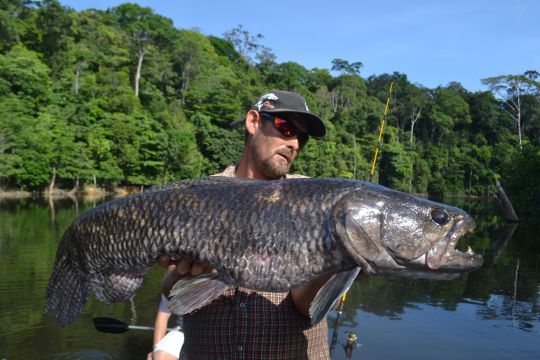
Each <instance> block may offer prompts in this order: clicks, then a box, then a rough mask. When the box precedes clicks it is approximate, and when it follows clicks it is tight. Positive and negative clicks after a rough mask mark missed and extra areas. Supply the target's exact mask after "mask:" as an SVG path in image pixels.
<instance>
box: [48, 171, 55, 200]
mask: <svg viewBox="0 0 540 360" xmlns="http://www.w3.org/2000/svg"><path fill="white" fill-rule="evenodd" d="M55 183H56V168H55V167H53V174H52V177H51V182H50V183H49V197H50V196H52V193H53V191H54V185H55Z"/></svg>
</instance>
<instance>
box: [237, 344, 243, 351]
mask: <svg viewBox="0 0 540 360" xmlns="http://www.w3.org/2000/svg"><path fill="white" fill-rule="evenodd" d="M236 350H238V351H244V347H243V346H242V345H238V346H237V347H236Z"/></svg>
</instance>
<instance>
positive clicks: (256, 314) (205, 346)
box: [181, 166, 330, 360]
mask: <svg viewBox="0 0 540 360" xmlns="http://www.w3.org/2000/svg"><path fill="white" fill-rule="evenodd" d="M234 170H235V168H234V166H229V167H228V168H227V169H225V171H224V172H222V173H221V174H218V175H220V176H234ZM293 177H303V176H301V175H287V178H293ZM182 330H183V331H184V334H185V342H184V345H183V347H182V356H181V360H199V359H200V360H213V359H215V360H225V359H227V360H267V359H268V360H269V359H287V360H289V359H290V360H292V359H310V360H319V359H320V360H327V359H330V355H329V349H328V326H327V323H326V320H323V321H321V322H320V323H319V324H317V325H315V326H313V327H312V326H311V325H310V323H309V320H308V319H307V318H306V317H304V316H303V315H301V314H300V313H299V312H298V310H296V308H295V307H294V304H293V302H292V299H291V295H290V293H288V292H286V293H270V292H263V291H255V290H250V289H246V288H241V287H234V288H230V289H229V290H227V291H226V292H225V293H224V294H223V295H222V296H220V297H219V298H217V299H216V300H214V301H212V302H211V303H210V304H208V305H207V306H205V307H204V308H202V309H199V310H197V311H194V312H193V313H191V314H188V315H184V325H183V328H182Z"/></svg>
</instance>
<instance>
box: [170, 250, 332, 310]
mask: <svg viewBox="0 0 540 360" xmlns="http://www.w3.org/2000/svg"><path fill="white" fill-rule="evenodd" d="M159 264H160V265H162V266H167V265H169V266H170V264H171V261H170V259H169V258H168V257H162V258H160V259H159ZM212 271H213V269H212V267H210V266H207V265H204V264H202V263H198V262H195V261H193V260H191V259H190V258H187V257H183V258H182V259H180V260H179V261H178V262H177V264H176V272H177V273H178V274H180V275H182V276H196V275H199V274H202V273H207V272H212ZM332 275H333V273H330V274H325V275H323V276H321V277H318V278H317V279H315V280H313V281H312V282H310V283H308V284H307V285H304V286H302V287H299V288H296V289H292V290H291V296H292V301H293V305H294V307H295V308H296V309H297V310H298V311H299V312H300V313H301V314H302V315H304V316H306V317H308V318H309V307H310V305H311V303H312V302H313V299H314V298H315V295H317V292H318V291H319V289H320V288H321V287H322V286H323V285H324V284H325V283H326V282H327V281H328V279H330V278H331V277H332ZM164 292H165V291H164Z"/></svg>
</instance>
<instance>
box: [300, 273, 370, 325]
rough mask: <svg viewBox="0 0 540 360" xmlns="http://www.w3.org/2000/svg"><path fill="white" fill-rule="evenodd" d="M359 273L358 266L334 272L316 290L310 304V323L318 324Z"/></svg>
mask: <svg viewBox="0 0 540 360" xmlns="http://www.w3.org/2000/svg"><path fill="white" fill-rule="evenodd" d="M359 273H360V267H358V266H357V267H355V268H353V269H351V270H348V271H343V272H340V273H337V274H334V275H333V276H332V277H331V278H330V279H329V280H328V281H327V282H326V283H325V284H324V285H323V286H322V287H321V288H320V289H319V291H318V292H317V295H315V298H314V299H313V302H312V303H311V306H310V307H309V317H310V319H311V325H316V324H318V323H319V322H320V321H321V320H322V319H324V318H325V317H326V315H327V314H328V312H329V311H330V309H331V308H332V306H333V305H334V303H335V302H336V301H337V300H338V299H339V298H340V297H342V296H343V294H345V293H346V292H347V290H349V288H350V287H351V285H352V283H353V281H354V279H356V277H357V276H358V274H359Z"/></svg>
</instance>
